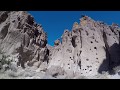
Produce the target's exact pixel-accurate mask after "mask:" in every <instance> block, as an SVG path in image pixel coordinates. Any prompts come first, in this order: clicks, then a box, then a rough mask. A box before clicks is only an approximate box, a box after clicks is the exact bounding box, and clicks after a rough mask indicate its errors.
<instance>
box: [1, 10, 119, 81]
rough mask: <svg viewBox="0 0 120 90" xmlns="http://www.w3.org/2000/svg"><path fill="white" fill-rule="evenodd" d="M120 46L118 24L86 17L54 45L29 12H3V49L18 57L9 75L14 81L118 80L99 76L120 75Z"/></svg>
mask: <svg viewBox="0 0 120 90" xmlns="http://www.w3.org/2000/svg"><path fill="white" fill-rule="evenodd" d="M119 43H120V28H119V26H118V24H115V23H113V24H112V25H107V24H105V23H104V22H101V21H94V20H93V19H92V18H90V17H89V16H86V15H82V18H81V19H80V23H77V22H74V23H73V27H72V30H68V29H65V30H64V32H63V35H62V36H61V37H60V39H57V40H56V41H55V42H54V46H50V45H48V44H47V33H46V32H44V30H43V27H42V25H41V24H37V23H36V22H35V21H34V18H33V17H32V16H31V15H30V14H29V13H27V12H26V11H1V12H0V49H1V50H2V51H3V52H5V53H6V55H11V56H14V57H15V59H13V61H11V64H10V66H9V68H10V70H9V71H7V72H6V74H8V76H10V77H12V78H26V79H29V78H44V79H47V78H51V79H56V78H65V79H71V78H74V79H76V78H78V79H80V78H116V77H118V75H116V76H115V77H112V76H109V75H107V74H106V75H104V74H102V76H100V74H99V73H103V72H104V71H105V72H106V71H107V72H106V73H108V72H109V73H111V72H112V71H113V72H115V73H118V72H119V66H120V44H119ZM0 66H2V65H0ZM3 67H4V69H5V68H6V67H8V66H7V65H3ZM113 72H112V73H113ZM6 74H5V75H6ZM3 76H4V75H3ZM8 76H6V77H8ZM94 76H95V77H94ZM118 78H119V77H118Z"/></svg>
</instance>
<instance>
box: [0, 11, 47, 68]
mask: <svg viewBox="0 0 120 90" xmlns="http://www.w3.org/2000/svg"><path fill="white" fill-rule="evenodd" d="M46 45H47V35H46V32H44V31H43V28H42V25H40V24H37V23H36V22H35V21H34V18H33V17H32V16H31V15H30V14H29V13H27V12H25V11H9V12H8V11H2V12H0V48H1V50H2V51H3V52H6V54H8V55H16V56H17V57H18V61H17V62H16V63H17V65H18V66H19V65H21V66H22V67H23V68H25V65H24V64H25V63H26V62H28V61H29V62H28V65H30V64H31V63H32V64H34V63H33V62H35V61H36V62H40V63H41V62H43V61H45V60H46V61H48V56H49V50H48V48H47V46H46Z"/></svg>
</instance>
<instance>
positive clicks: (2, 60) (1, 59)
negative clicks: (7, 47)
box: [0, 50, 11, 69]
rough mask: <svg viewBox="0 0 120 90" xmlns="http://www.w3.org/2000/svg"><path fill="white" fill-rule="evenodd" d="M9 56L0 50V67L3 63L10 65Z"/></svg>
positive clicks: (0, 67)
mask: <svg viewBox="0 0 120 90" xmlns="http://www.w3.org/2000/svg"><path fill="white" fill-rule="evenodd" d="M9 57H10V56H9V55H5V54H4V52H2V51H1V50H0V69H2V68H3V65H5V64H7V65H8V66H9V65H10V62H11V60H10V59H9Z"/></svg>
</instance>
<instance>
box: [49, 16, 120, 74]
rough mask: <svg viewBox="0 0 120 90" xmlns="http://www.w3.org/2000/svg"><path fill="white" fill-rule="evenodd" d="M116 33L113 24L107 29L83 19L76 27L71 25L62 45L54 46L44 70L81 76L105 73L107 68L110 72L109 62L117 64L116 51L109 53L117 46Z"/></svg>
mask: <svg viewBox="0 0 120 90" xmlns="http://www.w3.org/2000/svg"><path fill="white" fill-rule="evenodd" d="M119 30H120V28H119V27H118V26H117V25H115V24H113V25H111V26H109V25H107V24H105V23H103V22H100V21H94V20H93V19H91V18H90V17H88V16H83V17H82V18H81V19H80V23H79V24H78V23H77V22H75V23H74V24H73V28H72V30H71V31H69V30H65V31H64V33H63V35H62V42H61V43H62V44H60V45H58V44H57V46H56V43H57V42H56V43H55V47H54V50H53V52H52V60H51V62H50V64H49V67H48V68H50V67H52V66H60V67H62V68H63V69H64V70H65V71H72V72H73V73H74V74H75V73H79V75H84V76H94V75H97V74H98V73H102V71H109V70H110V68H111V66H112V68H113V62H114V63H115V62H116V63H118V62H119V61H120V59H119V55H118V53H117V52H119V51H120V50H119V49H120V48H119V47H117V49H112V50H111V47H113V45H114V44H116V45H119ZM110 50H111V51H110ZM115 50H116V51H115ZM113 52H114V53H113ZM111 62H112V64H111V65H110V63H111Z"/></svg>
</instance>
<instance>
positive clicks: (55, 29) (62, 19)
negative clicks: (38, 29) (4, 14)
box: [28, 11, 120, 46]
mask: <svg viewBox="0 0 120 90" xmlns="http://www.w3.org/2000/svg"><path fill="white" fill-rule="evenodd" d="M28 12H29V13H30V14H31V15H32V16H33V17H34V19H35V21H36V22H37V23H40V24H42V26H43V29H44V31H45V32H47V34H48V44H50V45H52V46H53V45H54V41H55V40H56V39H58V38H60V37H61V35H62V34H63V32H64V30H65V29H69V30H71V28H72V26H73V23H74V22H78V23H79V22H80V21H79V19H80V17H81V14H85V15H88V16H90V17H91V18H93V19H94V20H97V21H104V22H105V23H107V24H108V25H111V24H112V23H117V24H120V11H28Z"/></svg>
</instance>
